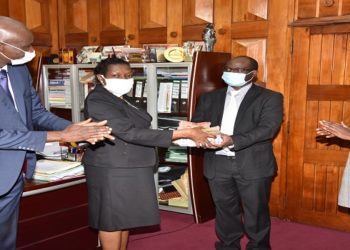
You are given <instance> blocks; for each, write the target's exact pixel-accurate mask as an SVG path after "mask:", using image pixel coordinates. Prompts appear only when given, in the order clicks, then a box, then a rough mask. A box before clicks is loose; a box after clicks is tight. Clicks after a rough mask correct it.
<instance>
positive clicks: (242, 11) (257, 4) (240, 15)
mask: <svg viewBox="0 0 350 250" xmlns="http://www.w3.org/2000/svg"><path fill="white" fill-rule="evenodd" d="M267 10H268V1H267V0H246V1H242V0H233V13H232V16H233V20H232V22H243V21H258V20H266V19H267Z"/></svg>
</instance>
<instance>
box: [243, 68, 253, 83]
mask: <svg viewBox="0 0 350 250" xmlns="http://www.w3.org/2000/svg"><path fill="white" fill-rule="evenodd" d="M254 71H255V70H252V71H250V72H249V73H248V74H246V76H247V75H249V74H250V73H254ZM254 77H255V75H254V74H253V75H252V77H251V78H250V79H249V80H246V81H245V82H246V83H248V82H250V81H252V80H253V79H254ZM244 80H245V79H244Z"/></svg>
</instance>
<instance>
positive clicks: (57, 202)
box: [17, 178, 98, 250]
mask: <svg viewBox="0 0 350 250" xmlns="http://www.w3.org/2000/svg"><path fill="white" fill-rule="evenodd" d="M97 245H98V240H97V232H95V231H93V230H92V229H90V228H89V227H88V209H87V189H86V185H85V179H84V178H78V179H72V180H65V181H57V182H52V183H43V182H34V181H32V182H27V183H26V185H25V189H24V193H23V197H22V199H21V204H20V215H19V225H18V237H17V249H25V250H47V249H50V250H61V249H67V250H89V249H91V250H93V249H96V247H97Z"/></svg>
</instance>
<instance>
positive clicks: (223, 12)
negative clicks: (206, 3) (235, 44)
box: [214, 0, 232, 52]
mask: <svg viewBox="0 0 350 250" xmlns="http://www.w3.org/2000/svg"><path fill="white" fill-rule="evenodd" d="M214 4H215V7H214V23H215V25H216V27H215V28H216V31H217V32H216V38H217V41H216V44H215V51H218V52H231V42H232V40H231V20H232V0H216V1H215V3H214ZM222 6H225V8H223V7H222Z"/></svg>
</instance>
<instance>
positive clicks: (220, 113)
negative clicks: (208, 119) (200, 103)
mask: <svg viewBox="0 0 350 250" xmlns="http://www.w3.org/2000/svg"><path fill="white" fill-rule="evenodd" d="M226 92H227V88H224V89H222V91H221V92H220V93H219V96H218V100H217V101H218V106H217V113H218V115H217V116H216V117H218V118H219V120H218V121H217V122H218V125H219V126H221V121H222V116H223V115H224V109H225V99H226Z"/></svg>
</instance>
